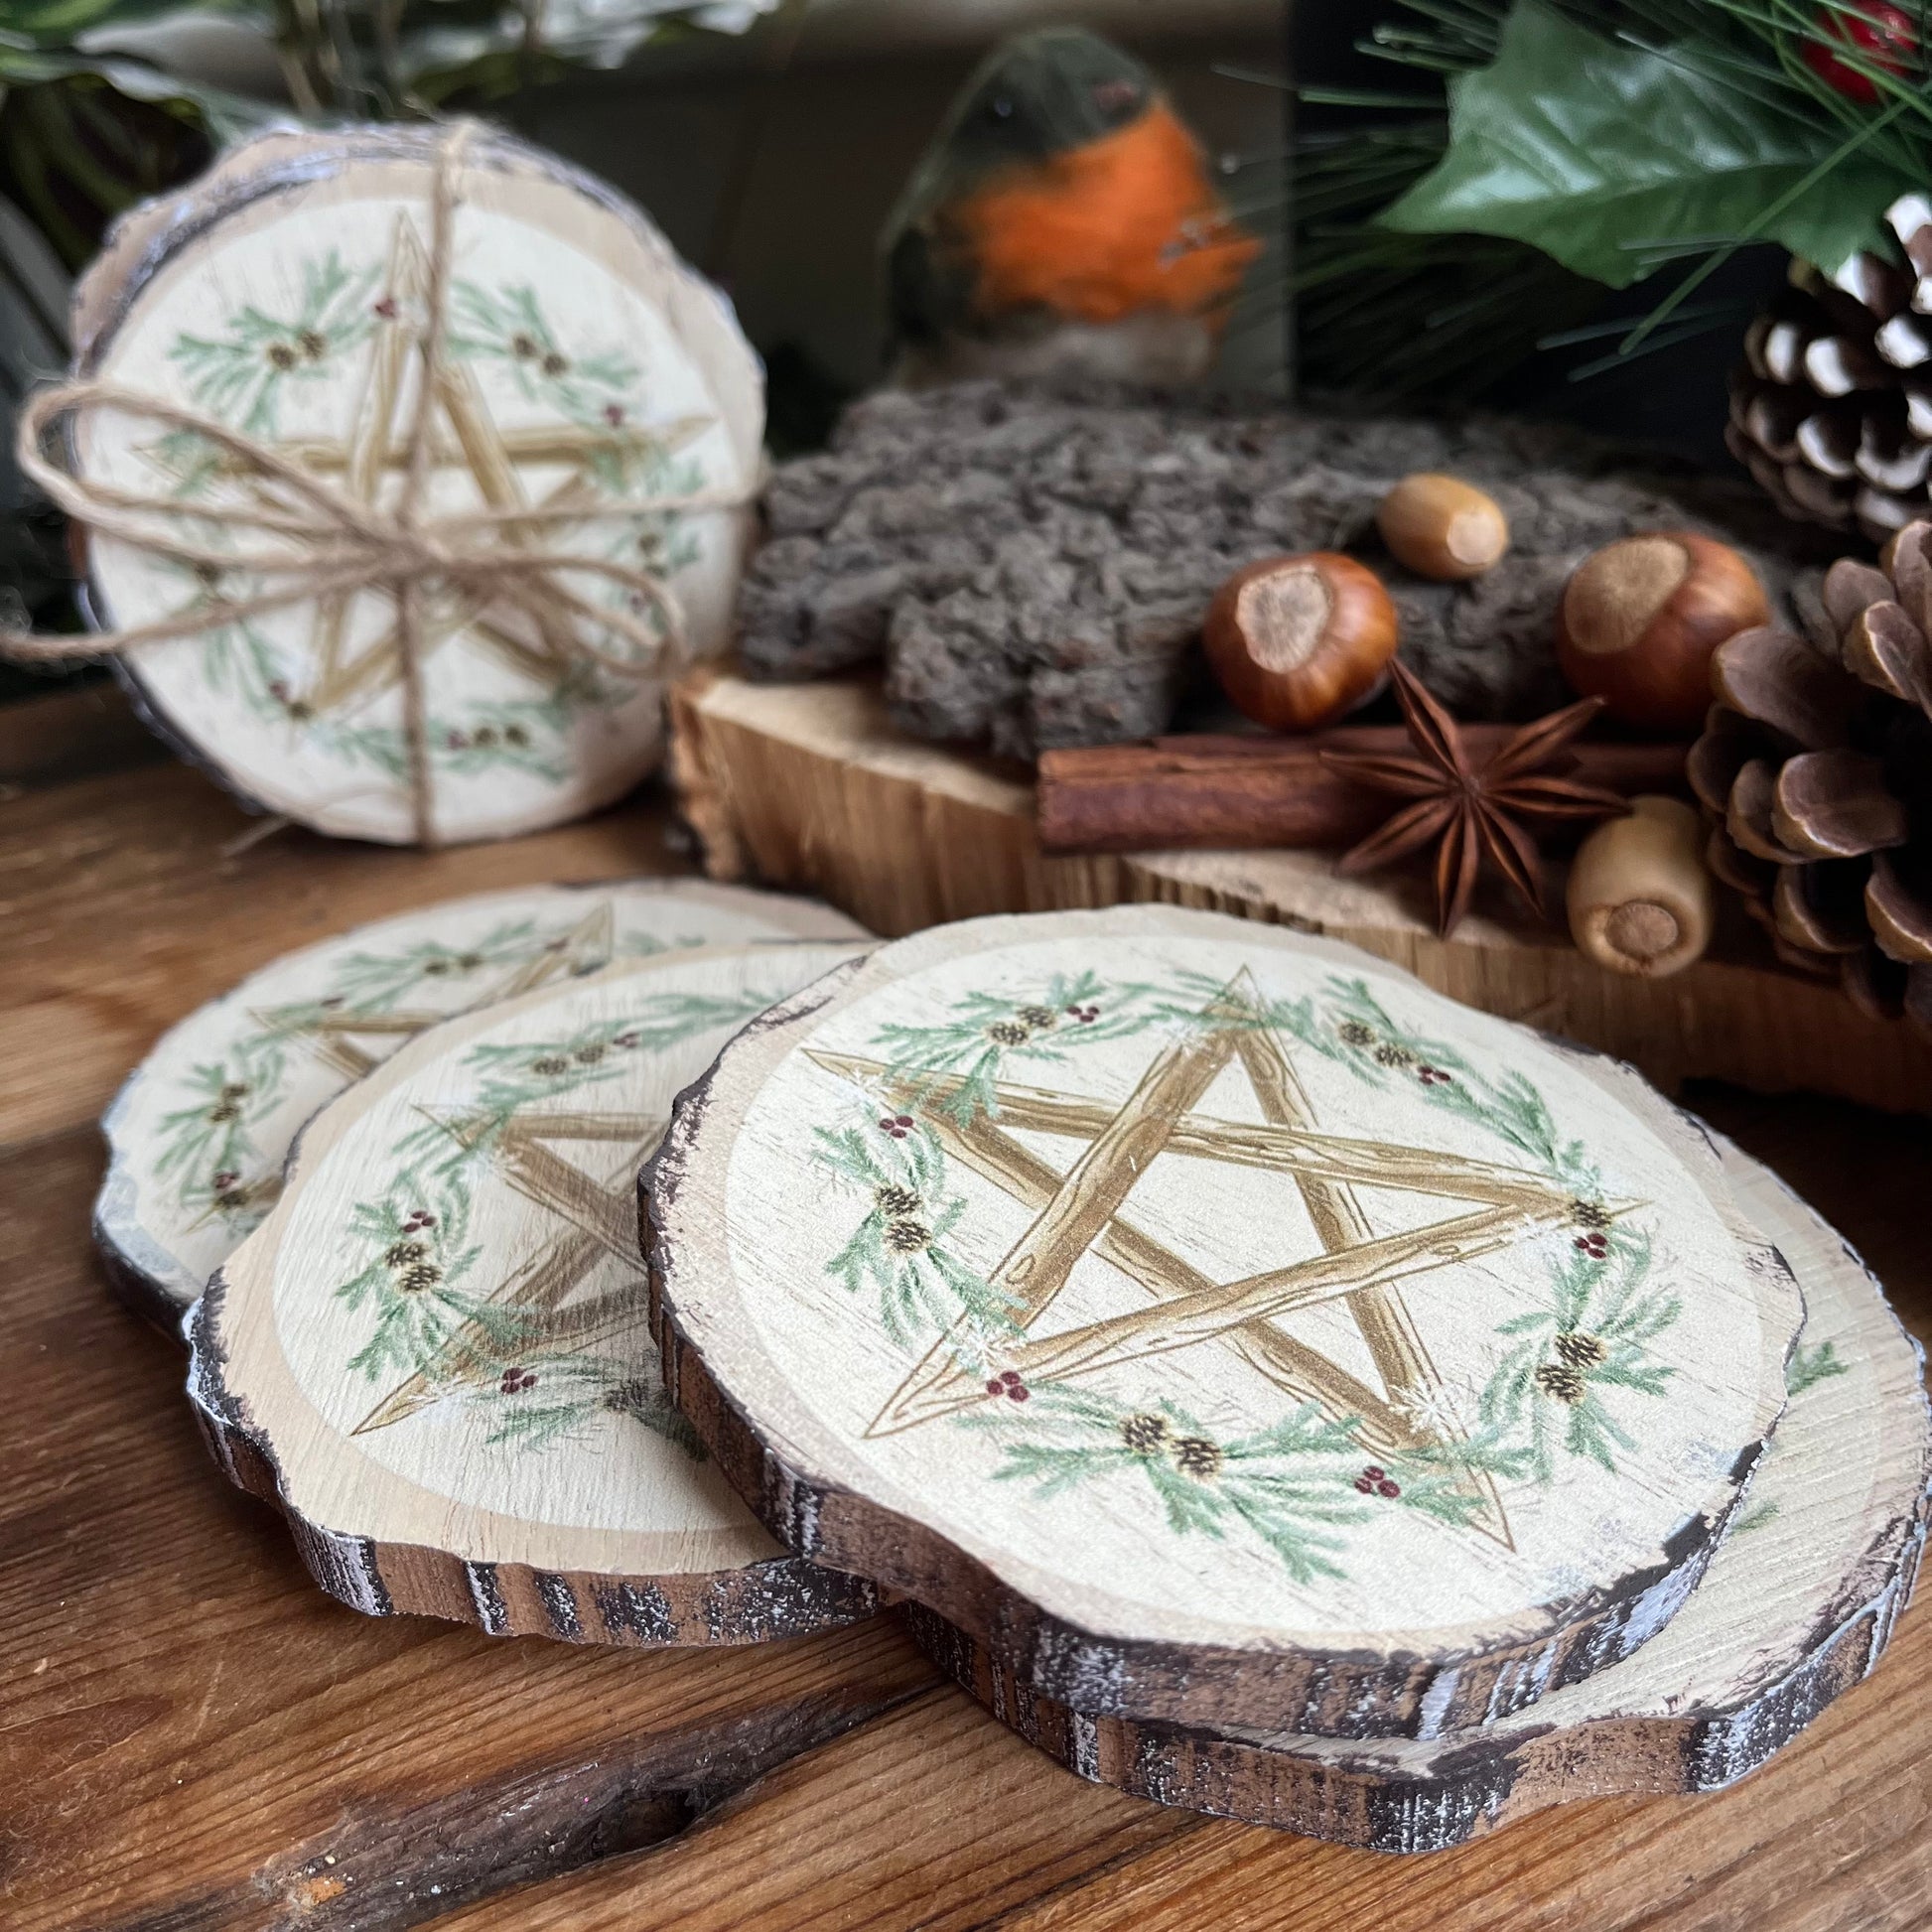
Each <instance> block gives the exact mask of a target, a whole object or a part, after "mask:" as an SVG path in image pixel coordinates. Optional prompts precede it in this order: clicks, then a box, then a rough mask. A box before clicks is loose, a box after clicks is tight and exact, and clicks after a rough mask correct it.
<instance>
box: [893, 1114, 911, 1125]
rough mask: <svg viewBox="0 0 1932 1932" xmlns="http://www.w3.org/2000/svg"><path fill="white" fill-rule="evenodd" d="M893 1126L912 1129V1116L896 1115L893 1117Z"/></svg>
mask: <svg viewBox="0 0 1932 1932" xmlns="http://www.w3.org/2000/svg"><path fill="white" fill-rule="evenodd" d="M893 1125H894V1126H895V1127H910V1126H911V1125H912V1116H911V1115H910V1114H895V1115H894V1116H893Z"/></svg>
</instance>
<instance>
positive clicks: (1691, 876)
mask: <svg viewBox="0 0 1932 1932" xmlns="http://www.w3.org/2000/svg"><path fill="white" fill-rule="evenodd" d="M1703 843H1704V841H1703V836H1702V833H1701V831H1700V829H1699V821H1698V815H1697V813H1696V812H1694V811H1693V810H1692V809H1691V807H1690V806H1689V805H1686V804H1685V803H1683V801H1682V800H1680V799H1676V798H1650V797H1644V798H1633V799H1632V800H1631V801H1630V815H1629V817H1628V818H1613V819H1611V820H1610V821H1609V822H1608V823H1607V824H1604V825H1599V826H1598V827H1597V828H1596V829H1595V831H1593V832H1592V833H1591V834H1590V835H1589V837H1588V838H1587V839H1586V840H1585V841H1584V842H1583V844H1582V845H1581V846H1579V847H1578V849H1577V857H1576V860H1575V861H1574V863H1573V864H1572V865H1571V868H1570V890H1569V906H1570V935H1571V937H1572V938H1573V939H1575V940H1576V942H1577V946H1578V950H1579V951H1581V952H1583V953H1585V954H1587V956H1588V957H1589V958H1591V959H1593V960H1595V961H1596V963H1597V964H1598V965H1599V966H1607V967H1608V968H1609V969H1610V971H1611V972H1613V973H1628V974H1631V975H1633V976H1634V977H1636V978H1638V979H1664V978H1666V977H1667V976H1668V975H1670V974H1672V973H1677V972H1682V971H1683V969H1684V968H1685V967H1686V966H1688V965H1690V964H1691V963H1692V961H1693V960H1696V959H1698V958H1700V957H1702V955H1703V952H1704V949H1705V947H1706V946H1708V945H1709V944H1710V943H1711V919H1712V905H1711V876H1710V874H1709V873H1707V872H1706V871H1705V869H1704V858H1703V851H1702V848H1703Z"/></svg>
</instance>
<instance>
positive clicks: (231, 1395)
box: [189, 940, 878, 1646]
mask: <svg viewBox="0 0 1932 1932" xmlns="http://www.w3.org/2000/svg"><path fill="white" fill-rule="evenodd" d="M853 951H854V947H853V944H852V942H850V941H829V940H828V941H805V940H798V941H790V942H785V943H770V944H763V945H757V946H741V947H702V948H697V949H694V950H688V951H682V952H673V953H666V954H664V955H662V956H660V957H656V958H652V959H646V960H633V961H630V962H627V963H625V964H621V965H618V966H613V967H610V968H608V969H606V970H605V971H603V972H601V973H597V974H594V975H592V976H591V977H589V978H586V979H582V980H575V981H570V982H567V983H565V984H563V985H560V986H552V987H546V988H542V989H540V990H539V991H537V992H534V993H531V994H528V995H525V996H524V997H523V998H521V999H518V1000H514V1001H511V1002H509V1003H507V1004H505V1005H502V1006H498V1007H494V1008H491V1009H488V1010H486V1011H483V1012H481V1013H475V1014H469V1015H466V1016H463V1017H461V1018H459V1019H456V1020H453V1021H450V1022H448V1023H447V1024H445V1025H444V1026H442V1027H439V1028H437V1029H435V1030H434V1031H433V1032H431V1033H429V1034H426V1035H423V1036H422V1037H421V1038H418V1039H416V1040H414V1041H413V1042H411V1043H410V1044H409V1045H408V1046H406V1047H405V1048H404V1049H403V1050H402V1051H401V1052H400V1053H398V1054H397V1055H396V1056H395V1057H394V1058H393V1059H391V1060H390V1061H389V1062H388V1063H387V1064H385V1065H384V1066H382V1067H380V1068H378V1069H377V1070H376V1071H375V1072H373V1073H372V1074H370V1075H369V1076H368V1078H367V1079H365V1080H363V1081H362V1082H361V1083H360V1084H358V1085H357V1086H355V1087H353V1088H351V1089H350V1090H349V1091H348V1092H347V1093H346V1094H345V1095H344V1096H343V1097H342V1098H340V1099H339V1100H337V1101H336V1102H335V1103H334V1104H333V1105H331V1106H330V1107H328V1108H327V1109H325V1110H324V1112H323V1113H322V1114H321V1115H320V1116H318V1118H317V1119H316V1120H315V1121H314V1122H312V1123H311V1125H310V1126H309V1127H308V1128H306V1129H305V1130H304V1131H303V1133H302V1135H301V1137H300V1139H299V1140H298V1142H297V1143H296V1146H295V1149H294V1151H293V1153H292V1155H291V1157H290V1169H289V1174H288V1179H287V1184H286V1186H285V1187H284V1189H283V1191H282V1193H281V1196H280V1198H279V1199H278V1200H277V1202H276V1204H275V1206H274V1209H273V1211H272V1212H271V1213H270V1215H269V1217H268V1219H267V1221H266V1222H264V1224H263V1225H262V1226H261V1227H260V1228H259V1229H258V1230H257V1231H256V1232H255V1233H254V1234H253V1235H251V1236H250V1237H249V1238H248V1239H247V1240H246V1241H244V1242H243V1243H242V1244H241V1246H240V1247H239V1248H238V1249H237V1250H236V1251H235V1252H234V1253H233V1254H232V1255H230V1256H229V1257H228V1259H227V1261H226V1262H225V1263H223V1265H222V1267H221V1269H220V1271H219V1272H218V1273H217V1274H216V1276H215V1278H214V1281H213V1283H212V1284H211V1285H210V1287H209V1289H208V1291H207V1294H206V1295H205V1296H204V1297H203V1299H202V1301H201V1302H200V1303H199V1304H198V1305H197V1308H196V1310H195V1312H194V1313H193V1315H192V1316H191V1318H190V1322H189V1328H190V1339H191V1343H192V1349H193V1353H192V1359H191V1365H190V1371H189V1393H190V1395H191V1397H192V1399H193V1401H194V1403H195V1406H196V1409H197V1412H198V1415H199V1418H200V1420H201V1421H202V1424H203V1427H204V1433H205V1434H206V1436H207V1440H208V1443H209V1446H210V1447H211V1449H213V1451H214V1454H215V1457H216V1459H217V1460H218V1461H219V1462H220V1464H221V1466H222V1467H223V1469H224V1470H225V1471H226V1472H227V1474H228V1475H229V1476H230V1477H231V1478H232V1479H233V1480H234V1481H235V1482H237V1483H238V1484H239V1485H240V1486H241V1487H242V1488H244V1489H246V1490H249V1491H251V1492H252V1493H254V1494H257V1495H260V1496H263V1497H266V1498H267V1499H269V1500H272V1501H274V1502H277V1503H278V1504H279V1505H280V1506H281V1507H282V1509H283V1510H284V1511H285V1512H286V1514H287V1517H288V1520H289V1523H290V1526H291V1529H292V1531H293V1533H294V1536H295V1541H296V1545H297V1548H298V1549H299V1551H300V1552H301V1554H302V1557H303V1559H304V1561H305V1563H306V1564H307V1565H308V1567H309V1569H310V1571H311V1573H312V1574H313V1575H314V1577H315V1578H316V1581H317V1582H318V1583H320V1584H321V1585H322V1587H324V1588H325V1589H326V1590H328V1591H329V1592H330V1593H331V1594H332V1595H334V1596H337V1597H339V1598H341V1599H342V1600H343V1601H344V1602H346V1603H348V1604H350V1605H351V1606H352V1607H354V1608H356V1609H359V1610H362V1611H365V1612H368V1613H371V1614H386V1613H389V1612H392V1611H394V1612H410V1613H416V1614H423V1615H434V1616H443V1617H449V1618H452V1619H454V1620H458V1621H463V1622H469V1623H474V1624H476V1625H477V1626H478V1627H480V1628H482V1629H483V1630H485V1631H488V1632H489V1633H491V1634H492V1635H502V1636H509V1635H539V1636H549V1637H556V1638H561V1639H565V1640H568V1641H572V1642H587V1643H588V1642H596V1643H621V1644H639V1645H653V1646H654V1645H663V1644H739V1643H751V1642H759V1641H764V1640H767V1639H771V1638H778V1637H787V1636H796V1635H802V1634H805V1633H807V1632H810V1631H813V1630H819V1629H824V1628H827V1627H829V1626H832V1625H836V1624H841V1623H846V1622H850V1621H851V1620H852V1619H854V1618H855V1617H860V1616H864V1615H867V1614H869V1613H870V1612H871V1611H872V1610H873V1609H874V1608H876V1607H877V1601H878V1598H877V1592H876V1590H875V1589H874V1587H873V1586H872V1585H871V1584H870V1583H868V1582H865V1581H863V1580H861V1579H859V1578H856V1577H850V1576H843V1575H840V1574H838V1573H836V1572H833V1571H830V1570H826V1569H822V1568H820V1567H819V1566H817V1565H814V1564H812V1563H809V1562H806V1561H803V1560H801V1559H799V1558H797V1557H794V1556H791V1555H789V1554H787V1553H785V1552H784V1551H782V1550H780V1549H779V1548H778V1547H777V1546H776V1545H775V1544H774V1543H773V1542H772V1541H771V1539H770V1538H769V1537H768V1536H767V1535H766V1534H765V1532H764V1531H763V1530H762V1529H761V1528H760V1527H759V1524H758V1523H757V1521H756V1520H755V1519H754V1518H753V1516H752V1515H751V1513H750V1512H749V1511H748V1510H746V1509H745V1507H744V1505H743V1504H742V1503H741V1502H740V1501H739V1499H738V1498H737V1496H735V1495H734V1494H733V1493H732V1491H731V1489H730V1487H729V1485H728V1484H727V1483H726V1482H725V1480H724V1478H723V1476H722V1475H721V1474H720V1473H719V1471H718V1469H717V1467H716V1465H715V1464H712V1463H710V1462H709V1461H708V1460H707V1458H706V1457H705V1455H704V1452H703V1449H702V1447H701V1446H700V1445H699V1444H698V1443H697V1442H696V1440H695V1439H694V1438H693V1437H692V1436H691V1434H690V1431H689V1430H688V1428H687V1427H686V1426H685V1425H684V1423H683V1422H682V1420H681V1418H679V1416H678V1415H677V1412H676V1410H675V1409H674V1408H673V1407H672V1405H671V1404H670V1401H669V1399H668V1397H667V1396H666V1394H665V1392H664V1389H663V1386H662V1384H661V1383H660V1382H659V1380H658V1379H657V1376H656V1373H655V1368H654V1364H653V1362H652V1358H651V1353H650V1345H649V1338H648V1333H647V1325H646V1311H645V1304H646V1291H645V1283H644V1270H643V1263H642V1258H641V1255H640V1253H639V1248H638V1241H637V1228H636V1220H635V1202H634V1193H635V1189H634V1175H635V1171H636V1165H637V1163H638V1161H640V1160H641V1158H642V1157H643V1155H644V1154H645V1153H646V1152H648V1150H649V1148H650V1147H651V1146H652V1145H653V1144H654V1142H655V1140H656V1137H657V1135H658V1134H659V1133H661V1131H662V1128H663V1125H664V1122H665V1120H666V1119H667V1118H668V1117H669V1113H670V1108H671V1103H672V1100H673V1098H674V1096H675V1095H676V1093H677V1092H678V1090H679V1089H680V1088H681V1087H683V1086H684V1085H685V1084H686V1082H688V1081H689V1080H690V1079H692V1078H693V1077H695V1076H696V1075H697V1074H698V1073H699V1072H701V1071H702V1070H703V1068H704V1066H705V1065H706V1064H707V1063H708V1061H709V1060H710V1059H711V1057H712V1055H713V1054H715V1053H716V1051H717V1050H718V1048H719V1046H720V1045H721V1044H722V1043H723V1042H724V1041H725V1040H726V1039H727V1038H729V1037H730V1035H731V1034H732V1033H733V1032H734V1031H736V1029H737V1028H738V1027H739V1026H741V1025H743V1024H744V1022H745V1020H746V1019H747V1018H749V1017H750V1016H751V1015H753V1014H755V1013H757V1012H759V1011H760V1010H761V1009H762V1008H763V1007H765V1006H767V1005H768V1004H769V1003H770V1002H771V1001H772V1000H773V999H775V998H778V997H779V996H781V995H782V994H784V993H786V992H788V991H791V990H793V989H795V988H796V987H798V986H800V985H802V984H804V983H806V982H808V981H810V980H812V979H814V978H816V977H817V976H818V975H820V974H821V973H823V972H824V971H826V970H827V969H828V968H830V967H832V966H835V965H837V964H839V963H840V962H841V961H843V960H846V959H849V958H850V957H852V954H853Z"/></svg>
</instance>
